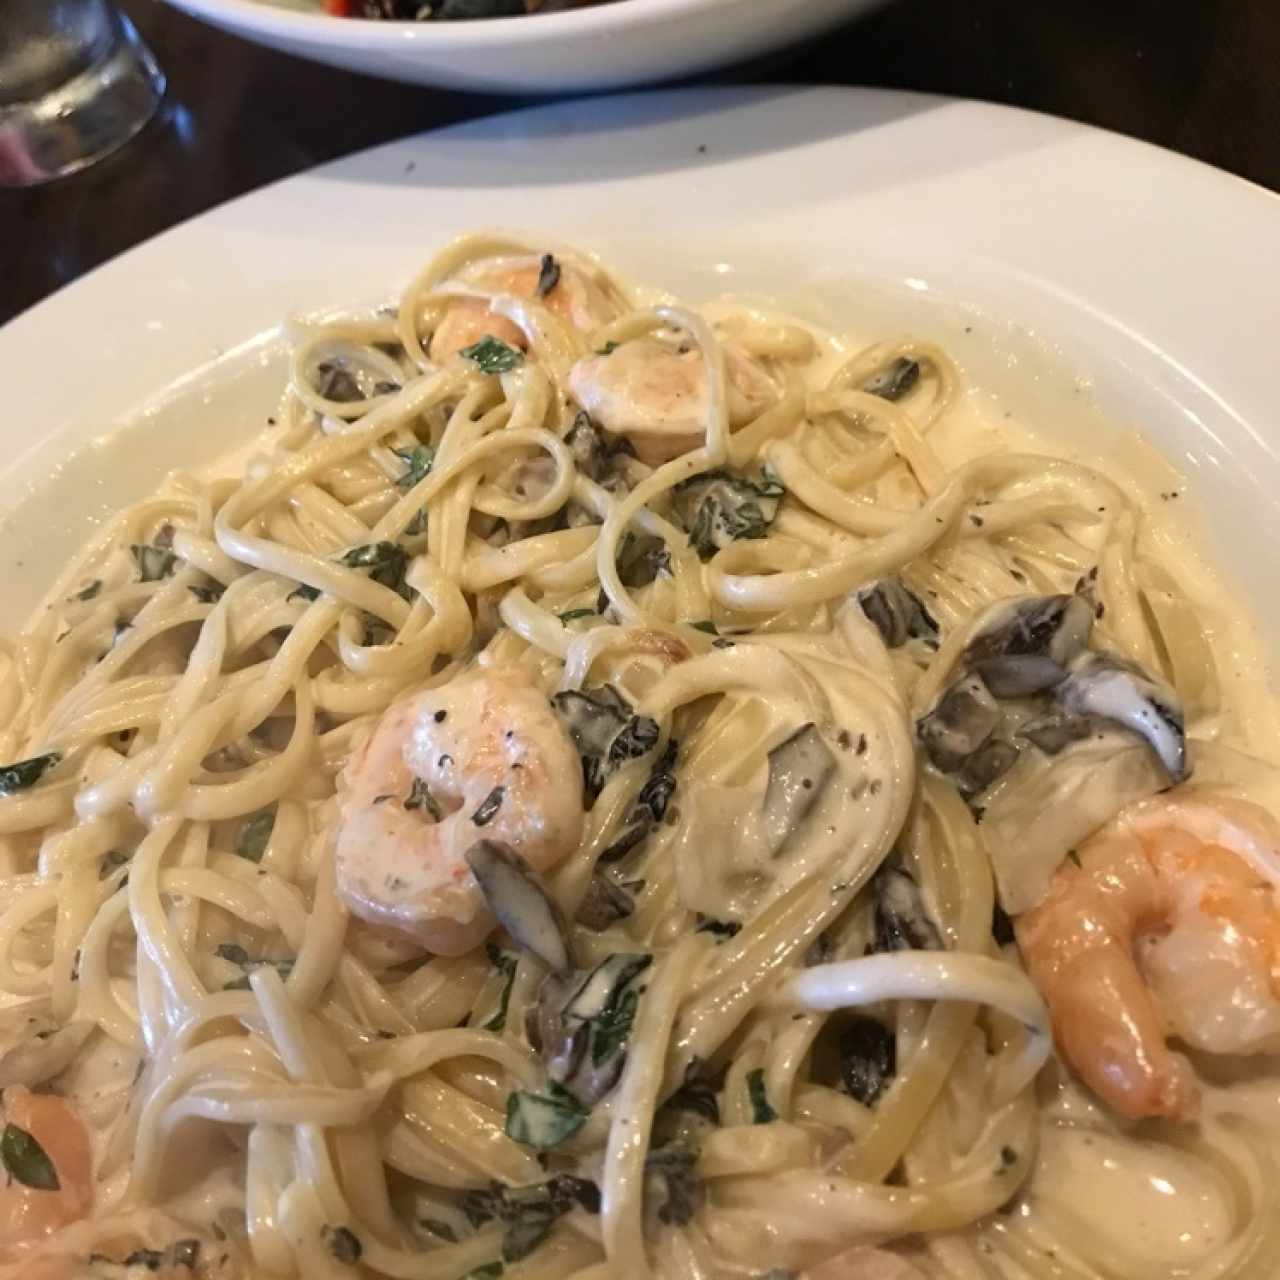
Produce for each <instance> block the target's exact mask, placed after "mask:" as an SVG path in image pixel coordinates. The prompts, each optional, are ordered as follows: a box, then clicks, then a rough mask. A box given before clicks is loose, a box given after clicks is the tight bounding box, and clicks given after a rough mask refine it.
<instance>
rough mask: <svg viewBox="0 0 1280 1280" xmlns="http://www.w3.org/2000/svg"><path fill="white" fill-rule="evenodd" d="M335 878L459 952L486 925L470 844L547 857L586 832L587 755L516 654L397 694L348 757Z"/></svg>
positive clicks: (342, 888)
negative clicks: (509, 662)
mask: <svg viewBox="0 0 1280 1280" xmlns="http://www.w3.org/2000/svg"><path fill="white" fill-rule="evenodd" d="M343 791H344V794H343V797H342V800H341V825H340V827H339V830H338V833H337V836H336V840H335V843H334V867H335V870H336V873H337V883H338V891H339V893H340V894H341V896H342V898H343V900H344V901H345V902H346V904H347V906H348V907H349V908H350V909H351V910H352V911H353V912H354V913H355V914H356V915H357V916H359V917H360V918H361V919H363V920H366V921H368V922H370V923H371V924H376V925H383V926H388V927H390V928H392V929H397V930H399V931H401V932H403V933H406V934H408V935H410V936H411V937H413V938H415V939H416V940H417V941H418V942H420V943H421V944H422V945H423V946H424V947H426V948H427V949H428V950H429V951H433V952H436V953H437V954H439V955H461V954H463V953H464V952H466V951H469V950H471V948H472V947H474V946H476V945H478V944H479V943H480V942H481V941H482V940H483V939H484V937H485V936H486V935H487V934H488V933H489V932H490V930H492V928H493V927H494V923H495V921H494V918H493V916H492V915H491V914H490V912H489V910H488V908H487V907H486V905H485V901H484V897H483V895H482V894H481V892H480V887H479V885H478V884H477V883H476V880H475V877H474V876H473V875H472V874H471V870H470V868H469V867H468V865H467V861H466V854H467V851H468V850H469V849H470V848H471V847H472V845H474V844H475V843H476V842H477V841H478V840H480V839H482V838H485V839H490V840H495V841H500V842H502V843H505V844H507V845H509V846H510V847H511V848H512V849H513V850H514V851H515V852H516V853H517V854H519V855H520V857H522V858H523V859H524V860H525V861H526V862H527V863H528V864H529V865H530V866H531V867H533V868H534V869H536V870H539V871H545V870H547V869H549V868H550V867H553V866H555V865H556V864H557V863H558V862H560V861H562V860H563V859H564V858H565V857H566V856H567V855H568V854H569V853H571V852H572V851H573V850H574V849H575V848H577V845H578V842H579V841H580V840H581V838H582V826H583V796H582V763H581V760H580V758H579V756H578V752H577V750H576V748H575V747H574V745H573V741H572V739H571V738H570V737H569V733H568V730H567V729H565V727H564V726H563V724H562V723H561V721H560V720H559V718H558V717H557V716H556V714H555V712H554V711H553V710H552V708H551V705H550V704H549V703H548V701H547V699H546V698H545V697H544V696H543V694H542V692H541V691H540V690H539V689H538V687H537V686H536V685H535V684H534V682H533V680H532V678H531V677H530V676H529V675H527V674H526V673H525V671H524V670H523V669H522V668H519V667H507V668H496V667H495V668H489V669H478V670H475V671H473V672H472V673H470V674H468V675H463V676H461V677H459V678H458V679H456V680H453V681H451V682H450V683H449V684H448V685H446V686H444V687H443V688H438V689H423V690H419V691H418V692H416V693H412V694H409V695H407V696H405V697H402V698H400V699H399V700H397V701H396V702H394V703H392V704H391V706H390V707H389V708H388V709H387V711H386V712H385V714H384V715H383V717H382V719H381V721H380V722H379V724H378V726H377V728H376V729H375V730H374V732H373V734H372V735H371V737H370V738H369V739H368V741H367V742H366V743H365V745H364V747H363V748H362V749H361V750H360V751H358V752H357V754H356V755H355V756H354V757H353V759H352V760H351V762H350V763H349V764H348V765H347V768H346V770H345V773H344V778H343Z"/></svg>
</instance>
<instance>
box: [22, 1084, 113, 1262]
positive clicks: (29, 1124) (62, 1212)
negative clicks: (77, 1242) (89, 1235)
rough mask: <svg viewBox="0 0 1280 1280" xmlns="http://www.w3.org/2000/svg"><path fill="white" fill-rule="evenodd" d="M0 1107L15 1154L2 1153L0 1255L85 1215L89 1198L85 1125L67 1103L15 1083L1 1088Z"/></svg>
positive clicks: (90, 1158)
mask: <svg viewBox="0 0 1280 1280" xmlns="http://www.w3.org/2000/svg"><path fill="white" fill-rule="evenodd" d="M3 1111H4V1123H5V1132H6V1134H9V1135H10V1136H9V1138H8V1139H7V1141H6V1148H7V1149H8V1148H9V1146H10V1144H13V1145H14V1146H16V1147H17V1148H18V1149H19V1155H18V1156H17V1158H16V1163H15V1162H14V1160H12V1159H8V1158H7V1159H6V1164H7V1165H8V1169H9V1177H8V1180H7V1181H6V1182H5V1183H4V1185H3V1186H0V1255H2V1253H3V1252H5V1251H7V1250H8V1249H9V1248H10V1247H11V1246H13V1245H17V1244H21V1243H23V1242H25V1241H29V1240H36V1239H39V1238H40V1237H42V1236H47V1235H49V1234H50V1233H51V1232H53V1231H57V1230H58V1229H59V1228H60V1227H65V1226H66V1225H67V1224H68V1223H71V1222H75V1221H76V1220H77V1219H79V1218H82V1217H84V1215H85V1214H86V1213H88V1211H89V1205H90V1203H91V1202H92V1200H93V1151H92V1148H91V1147H90V1145H89V1131H88V1130H87V1129H86V1128H85V1126H84V1122H83V1121H82V1120H81V1119H80V1116H79V1115H78V1114H77V1112H76V1110H75V1108H74V1107H73V1106H72V1105H71V1103H69V1102H68V1101H67V1100H66V1099H65V1098H59V1097H56V1096H54V1095H53V1094H51V1093H32V1092H31V1090H30V1089H27V1088H24V1087H23V1086H22V1085H15V1086H13V1087H12V1088H8V1089H6V1090H5V1091H4V1101H3ZM15 1130H20V1131H21V1132H20V1133H15ZM50 1174H51V1175H52V1176H50ZM24 1177H25V1178H26V1179H27V1181H26V1182H24V1181H23V1178H24ZM28 1182H29V1183H34V1184H36V1185H27V1183H28ZM54 1182H56V1183H57V1185H56V1186H54V1185H53V1183H54ZM44 1183H48V1184H49V1185H48V1186H47V1187H46V1186H44V1185H42V1184H44Z"/></svg>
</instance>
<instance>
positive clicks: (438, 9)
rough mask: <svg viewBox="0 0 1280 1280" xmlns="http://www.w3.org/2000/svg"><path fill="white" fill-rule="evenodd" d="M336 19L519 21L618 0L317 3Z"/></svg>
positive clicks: (331, 0)
mask: <svg viewBox="0 0 1280 1280" xmlns="http://www.w3.org/2000/svg"><path fill="white" fill-rule="evenodd" d="M316 3H317V5H318V7H319V8H321V9H322V10H323V12H325V13H327V14H330V15H332V16H333V17H335V18H368V19H371V20H373V21H382V22H465V21H473V20H475V19H477V18H519V17H524V16H526V15H528V14H533V13H558V12H562V11H563V10H565V9H577V8H579V7H580V6H582V5H585V4H610V3H617V0H316Z"/></svg>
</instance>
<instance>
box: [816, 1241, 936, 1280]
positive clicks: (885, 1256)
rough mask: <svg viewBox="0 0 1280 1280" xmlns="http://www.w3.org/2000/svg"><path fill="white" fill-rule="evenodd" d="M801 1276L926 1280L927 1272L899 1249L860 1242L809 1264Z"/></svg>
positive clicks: (843, 1279)
mask: <svg viewBox="0 0 1280 1280" xmlns="http://www.w3.org/2000/svg"><path fill="white" fill-rule="evenodd" d="M801 1280H924V1272H923V1271H921V1270H920V1269H919V1268H918V1267H915V1266H913V1265H912V1264H911V1263H910V1262H908V1261H907V1260H906V1259H905V1258H902V1257H899V1256H898V1254H896V1253H890V1252H889V1251H888V1250H886V1249H872V1248H870V1247H869V1246H867V1245H858V1246H857V1247H856V1248H853V1249H847V1250H846V1251H845V1252H844V1253H838V1254H836V1256H835V1257H834V1258H828V1259H827V1260H826V1261H825V1262H820V1263H818V1265H817V1266H814V1267H809V1268H808V1270H806V1271H803V1272H801Z"/></svg>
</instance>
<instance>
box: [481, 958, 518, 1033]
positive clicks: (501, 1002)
mask: <svg viewBox="0 0 1280 1280" xmlns="http://www.w3.org/2000/svg"><path fill="white" fill-rule="evenodd" d="M485 952H486V954H487V955H488V957H489V963H490V964H491V965H493V967H494V968H495V969H496V970H497V971H498V973H499V974H501V975H502V979H503V982H502V994H501V995H500V996H499V997H498V1008H497V1012H495V1013H494V1015H493V1017H491V1018H490V1019H489V1021H488V1022H486V1023H485V1024H484V1026H483V1027H481V1028H480V1030H481V1031H503V1030H505V1029H506V1025H507V1006H508V1005H509V1004H510V1003H511V988H512V986H513V985H514V984H515V980H516V958H515V956H513V955H511V954H509V953H508V952H506V951H499V950H498V948H497V947H496V946H494V944H493V943H492V942H490V943H489V944H488V945H487V946H486V947H485Z"/></svg>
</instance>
